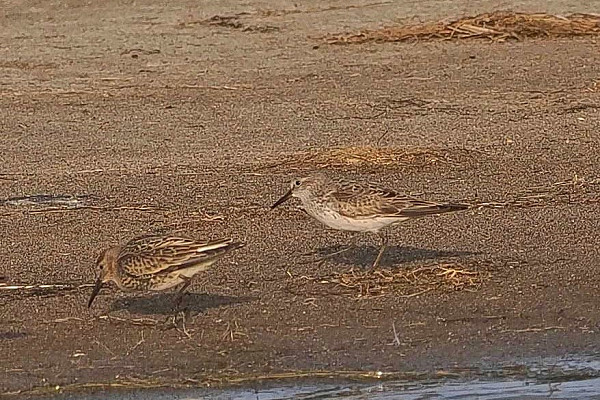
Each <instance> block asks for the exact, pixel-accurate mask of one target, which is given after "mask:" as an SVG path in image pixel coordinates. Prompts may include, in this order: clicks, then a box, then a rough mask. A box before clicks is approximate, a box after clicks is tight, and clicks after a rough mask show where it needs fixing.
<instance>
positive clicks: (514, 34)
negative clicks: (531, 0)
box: [324, 11, 600, 44]
mask: <svg viewBox="0 0 600 400" xmlns="http://www.w3.org/2000/svg"><path fill="white" fill-rule="evenodd" d="M599 34H600V15H598V14H571V15H568V16H566V17H564V16H560V15H549V14H544V13H539V14H527V13H516V12H511V11H497V12H493V13H485V14H479V15H477V16H475V17H464V18H460V19H456V20H452V21H437V22H426V23H419V24H414V25H404V26H395V27H386V28H382V29H376V30H366V31H362V32H358V33H347V34H336V35H329V36H327V37H325V38H324V39H325V41H326V42H327V43H329V44H352V43H365V42H402V41H408V40H453V39H454V40H457V39H487V40H491V41H494V42H503V41H506V40H519V41H521V40H523V39H524V38H537V37H545V38H552V37H572V36H587V35H599Z"/></svg>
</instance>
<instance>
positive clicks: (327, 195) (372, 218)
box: [271, 173, 469, 268]
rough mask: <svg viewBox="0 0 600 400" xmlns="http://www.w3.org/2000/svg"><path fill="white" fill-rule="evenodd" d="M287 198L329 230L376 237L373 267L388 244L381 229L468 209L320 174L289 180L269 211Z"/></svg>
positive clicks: (376, 264)
mask: <svg viewBox="0 0 600 400" xmlns="http://www.w3.org/2000/svg"><path fill="white" fill-rule="evenodd" d="M290 197H297V198H299V199H300V200H301V201H302V205H303V208H304V210H305V211H306V212H307V213H308V214H309V215H310V216H311V217H313V218H315V219H316V220H317V221H320V222H321V223H323V224H325V225H327V226H329V227H330V228H333V229H338V230H344V231H357V232H373V233H376V234H378V235H379V237H380V238H381V247H380V249H379V253H378V254H377V258H376V259H375V262H374V263H373V266H372V268H376V267H377V266H378V265H379V261H380V260H381V256H382V255H383V252H384V250H385V247H386V245H387V242H388V239H387V236H386V235H385V233H384V232H382V231H381V230H382V229H383V228H386V227H388V226H390V225H393V224H396V223H398V222H402V221H406V220H408V219H412V218H418V217H422V216H425V215H433V214H441V213H446V212H451V211H459V210H465V209H467V208H469V206H467V205H465V204H452V203H435V202H430V201H424V200H419V199H416V198H413V197H410V196H407V195H405V194H401V193H397V192H395V191H393V190H390V189H385V188H382V187H379V186H377V185H374V184H371V183H362V182H354V181H349V180H344V179H332V178H330V177H328V176H326V175H324V174H322V173H316V174H314V175H311V176H308V177H305V178H297V179H294V180H292V182H291V184H290V189H289V190H288V192H287V193H286V194H284V195H283V196H282V197H281V198H280V199H279V200H277V202H275V204H273V205H272V206H271V209H273V208H275V207H277V206H278V205H280V204H282V203H283V202H285V201H286V200H288V199H289V198H290Z"/></svg>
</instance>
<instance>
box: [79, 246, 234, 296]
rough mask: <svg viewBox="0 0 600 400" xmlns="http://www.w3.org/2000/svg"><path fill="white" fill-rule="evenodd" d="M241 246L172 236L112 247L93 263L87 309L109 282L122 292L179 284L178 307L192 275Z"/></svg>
mask: <svg viewBox="0 0 600 400" xmlns="http://www.w3.org/2000/svg"><path fill="white" fill-rule="evenodd" d="M243 245H244V244H243V243H238V242H234V241H233V240H232V239H220V240H213V241H196V240H192V239H186V238H182V237H175V236H142V237H137V238H134V239H132V240H130V241H129V242H128V243H127V244H125V245H119V246H114V247H111V248H109V249H107V250H104V251H103V252H102V253H101V254H100V256H99V257H98V259H97V260H96V265H97V266H98V268H99V269H100V274H99V276H98V279H97V280H96V286H95V287H94V290H93V291H92V295H91V296H90V300H89V301H88V307H91V305H92V302H93V301H94V298H95V297H96V295H97V294H98V292H99V291H100V288H101V287H102V285H103V284H104V283H107V282H110V281H113V282H114V283H115V284H116V285H117V287H119V289H121V290H125V291H148V290H150V291H162V290H166V289H170V288H172V287H174V286H177V285H180V284H181V285H182V286H181V288H180V289H179V292H178V295H177V297H176V303H177V304H179V301H180V300H181V297H182V296H183V292H184V291H185V290H186V289H187V287H188V286H189V285H190V283H191V280H192V277H193V276H194V275H196V274H197V273H199V272H202V271H205V270H207V269H208V268H209V267H210V266H211V265H212V264H213V263H214V262H215V261H217V260H218V259H219V258H221V257H222V256H224V255H225V254H227V253H228V252H230V251H231V250H234V249H237V248H240V247H242V246H243Z"/></svg>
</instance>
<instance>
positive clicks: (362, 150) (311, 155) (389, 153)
mask: <svg viewBox="0 0 600 400" xmlns="http://www.w3.org/2000/svg"><path fill="white" fill-rule="evenodd" d="M464 156H466V150H458V149H455V150H452V151H450V150H447V149H415V148H411V149H400V148H389V147H381V148H376V147H370V146H364V147H344V148H337V149H324V150H313V151H307V152H301V153H295V154H292V155H290V156H288V157H283V160H282V159H281V158H280V160H279V161H277V162H275V163H270V164H268V165H266V166H264V167H262V168H261V169H275V168H282V169H285V170H286V171H290V170H312V169H321V168H330V169H341V170H348V169H356V168H361V170H366V169H369V168H376V169H381V168H407V167H426V166H431V165H435V164H440V163H443V164H452V163H456V162H457V159H459V158H464Z"/></svg>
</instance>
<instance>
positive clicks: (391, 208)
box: [326, 182, 433, 218]
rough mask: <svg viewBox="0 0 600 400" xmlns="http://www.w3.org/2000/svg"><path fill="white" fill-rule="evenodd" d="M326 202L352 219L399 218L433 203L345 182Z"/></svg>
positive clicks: (375, 187)
mask: <svg viewBox="0 0 600 400" xmlns="http://www.w3.org/2000/svg"><path fill="white" fill-rule="evenodd" d="M326 200H327V201H328V203H329V204H330V205H332V206H335V207H336V208H337V211H338V212H339V213H340V214H341V215H344V216H347V217H350V218H373V217H397V216H403V211H405V210H406V209H409V208H414V209H416V208H419V207H428V206H430V205H432V204H433V203H429V202H425V201H421V200H418V199H414V198H412V197H410V196H407V195H404V194H401V193H397V192H395V191H393V190H390V189H385V188H380V187H377V186H374V185H363V184H359V183H356V182H345V183H344V184H343V185H340V186H339V187H337V188H336V190H332V191H331V192H329V193H327V195H326Z"/></svg>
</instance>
